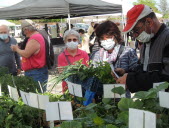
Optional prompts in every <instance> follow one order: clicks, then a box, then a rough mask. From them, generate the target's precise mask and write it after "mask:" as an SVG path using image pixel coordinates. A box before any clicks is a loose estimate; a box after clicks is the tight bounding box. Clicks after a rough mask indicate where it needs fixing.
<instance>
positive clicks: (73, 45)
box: [66, 41, 78, 50]
mask: <svg viewBox="0 0 169 128" xmlns="http://www.w3.org/2000/svg"><path fill="white" fill-rule="evenodd" d="M66 47H67V48H69V49H71V50H74V49H76V48H77V47H78V42H74V41H71V42H67V43H66Z"/></svg>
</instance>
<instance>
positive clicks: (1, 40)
mask: <svg viewBox="0 0 169 128" xmlns="http://www.w3.org/2000/svg"><path fill="white" fill-rule="evenodd" d="M16 44H17V41H16V40H15V39H14V38H13V37H10V36H9V28H8V26H6V25H0V66H1V67H6V68H8V71H9V73H10V74H12V75H14V76H16V75H17V74H19V73H20V72H21V65H20V56H19V55H18V54H17V53H16V52H13V51H12V50H11V48H10V46H11V45H16Z"/></svg>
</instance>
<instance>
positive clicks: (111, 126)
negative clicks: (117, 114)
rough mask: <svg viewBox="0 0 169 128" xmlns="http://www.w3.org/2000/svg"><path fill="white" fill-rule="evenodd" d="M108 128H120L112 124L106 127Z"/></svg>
mask: <svg viewBox="0 0 169 128" xmlns="http://www.w3.org/2000/svg"><path fill="white" fill-rule="evenodd" d="M106 128H118V127H117V126H115V125H112V124H108V125H106Z"/></svg>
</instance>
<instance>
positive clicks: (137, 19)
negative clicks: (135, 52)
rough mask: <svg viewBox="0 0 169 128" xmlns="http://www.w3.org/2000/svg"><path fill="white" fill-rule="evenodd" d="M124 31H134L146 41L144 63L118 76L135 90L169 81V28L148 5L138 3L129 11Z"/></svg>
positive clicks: (120, 81)
mask: <svg viewBox="0 0 169 128" xmlns="http://www.w3.org/2000/svg"><path fill="white" fill-rule="evenodd" d="M123 32H125V33H128V32H131V33H132V34H133V36H134V37H135V38H136V39H137V40H139V41H140V42H142V43H143V47H142V48H141V53H140V54H141V65H140V66H139V67H137V70H136V72H131V73H128V74H125V75H123V76H122V77H120V78H119V79H117V81H116V82H117V83H121V84H126V87H127V88H128V89H129V90H130V91H131V92H137V91H147V90H149V89H150V88H152V87H153V83H157V82H163V81H169V28H167V27H166V26H165V25H164V24H161V23H160V22H159V20H158V19H157V17H156V15H155V13H154V12H153V11H152V9H151V8H150V7H148V6H147V5H143V4H139V5H135V6H134V7H133V8H132V9H130V10H129V11H128V13H127V24H126V26H125V28H124V30H123Z"/></svg>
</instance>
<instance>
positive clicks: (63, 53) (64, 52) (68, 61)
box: [63, 51, 71, 65]
mask: <svg viewBox="0 0 169 128" xmlns="http://www.w3.org/2000/svg"><path fill="white" fill-rule="evenodd" d="M63 54H64V55H65V58H66V60H67V62H68V64H69V65H71V63H70V60H69V59H68V57H67V56H66V54H65V52H64V51H63Z"/></svg>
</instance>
